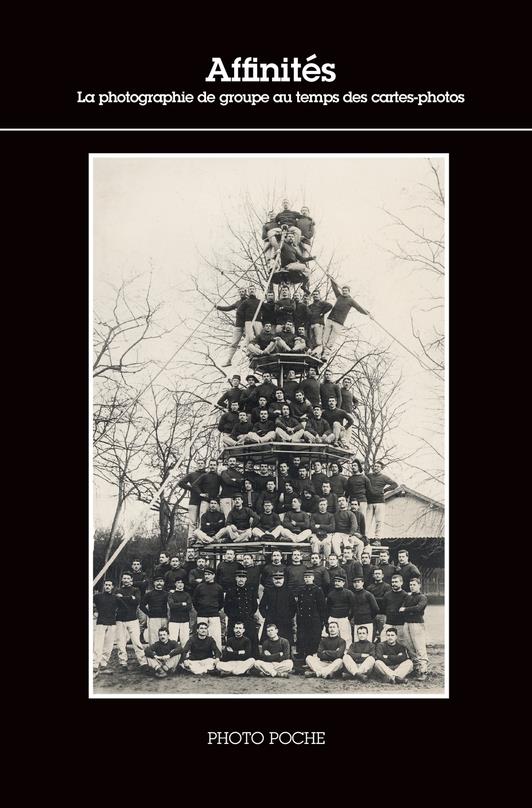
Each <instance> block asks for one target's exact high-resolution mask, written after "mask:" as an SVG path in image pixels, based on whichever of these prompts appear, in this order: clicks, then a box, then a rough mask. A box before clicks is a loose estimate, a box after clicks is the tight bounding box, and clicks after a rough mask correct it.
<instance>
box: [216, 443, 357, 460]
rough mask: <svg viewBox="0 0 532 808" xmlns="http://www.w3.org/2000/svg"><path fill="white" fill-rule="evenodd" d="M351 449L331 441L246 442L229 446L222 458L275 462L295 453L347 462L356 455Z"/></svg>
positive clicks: (305, 456)
mask: <svg viewBox="0 0 532 808" xmlns="http://www.w3.org/2000/svg"><path fill="white" fill-rule="evenodd" d="M355 454H356V452H354V451H353V450H351V449H342V448H341V447H340V446H331V445H330V444H329V443H282V442H281V441H274V442H272V443H244V444H242V445H241V446H228V447H226V448H225V449H224V450H223V451H222V459H223V460H227V458H228V457H237V458H243V459H245V460H257V461H258V462H261V461H262V462H263V463H273V462H276V461H277V460H281V459H283V458H290V457H293V456H294V455H297V456H300V457H301V458H302V459H305V460H320V461H321V462H322V463H334V462H335V461H336V462H339V463H345V462H346V461H348V460H351V459H352V458H353V457H354V456H355Z"/></svg>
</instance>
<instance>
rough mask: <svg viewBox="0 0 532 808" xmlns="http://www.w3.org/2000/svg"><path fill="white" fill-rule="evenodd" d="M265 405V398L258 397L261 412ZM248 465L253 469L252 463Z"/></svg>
mask: <svg viewBox="0 0 532 808" xmlns="http://www.w3.org/2000/svg"><path fill="white" fill-rule="evenodd" d="M267 404H268V402H267V401H266V396H259V408H260V409H261V410H263V409H264V407H266V405H267ZM248 463H251V468H253V461H248Z"/></svg>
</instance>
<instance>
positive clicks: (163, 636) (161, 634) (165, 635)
mask: <svg viewBox="0 0 532 808" xmlns="http://www.w3.org/2000/svg"><path fill="white" fill-rule="evenodd" d="M159 639H160V641H161V642H163V643H164V644H165V645H166V643H167V642H168V632H167V631H166V629H164V628H162V629H160V631H159Z"/></svg>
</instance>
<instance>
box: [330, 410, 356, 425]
mask: <svg viewBox="0 0 532 808" xmlns="http://www.w3.org/2000/svg"><path fill="white" fill-rule="evenodd" d="M323 417H324V418H325V420H326V421H327V423H328V424H329V426H331V427H332V425H333V424H335V423H336V422H337V421H338V422H339V423H340V424H341V425H342V426H343V423H344V421H347V422H348V423H349V424H354V423H355V419H354V418H353V416H352V415H350V414H349V413H348V412H346V411H345V410H341V409H340V407H335V409H334V410H324V411H323Z"/></svg>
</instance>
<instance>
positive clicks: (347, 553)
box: [344, 547, 353, 561]
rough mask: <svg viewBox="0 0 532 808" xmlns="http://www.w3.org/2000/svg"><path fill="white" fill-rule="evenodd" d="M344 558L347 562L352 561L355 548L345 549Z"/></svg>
mask: <svg viewBox="0 0 532 808" xmlns="http://www.w3.org/2000/svg"><path fill="white" fill-rule="evenodd" d="M344 558H345V560H346V561H351V559H352V558H353V548H352V547H344Z"/></svg>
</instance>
